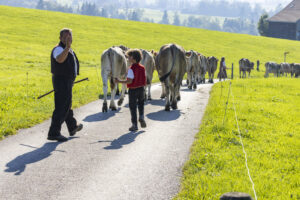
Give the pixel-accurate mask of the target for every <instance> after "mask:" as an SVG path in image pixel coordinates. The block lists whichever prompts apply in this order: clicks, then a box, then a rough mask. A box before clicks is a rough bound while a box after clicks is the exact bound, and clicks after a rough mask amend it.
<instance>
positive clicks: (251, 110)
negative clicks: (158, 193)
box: [175, 78, 300, 200]
mask: <svg viewBox="0 0 300 200" xmlns="http://www.w3.org/2000/svg"><path fill="white" fill-rule="evenodd" d="M231 89H232V94H233V96H231V95H230V96H229V97H230V98H229V101H228V102H229V103H228V109H227V114H226V118H225V121H224V125H223V119H224V115H225V107H226V101H227V97H228V90H229V81H226V82H223V83H217V84H216V85H214V86H213V89H212V91H211V96H210V101H209V104H208V106H207V108H206V112H205V115H204V118H203V120H202V125H201V127H200V130H199V133H198V134H197V136H196V139H195V142H194V144H193V146H192V148H191V155H190V158H189V161H188V162H187V163H186V164H185V167H184V171H183V173H184V176H183V178H182V186H181V191H180V193H179V194H178V196H177V197H176V198H175V199H195V200H196V199H197V200H212V199H214V200H219V199H220V196H221V195H222V194H224V193H227V192H233V191H238V192H245V193H248V194H250V195H251V196H252V197H253V198H254V193H253V190H252V184H251V182H250V180H249V177H248V173H247V170H246V167H245V157H244V153H243V150H242V145H241V142H240V138H239V133H238V129H237V125H236V121H235V114H234V108H233V104H234V103H235V104H234V105H235V107H236V111H237V118H238V123H239V126H240V130H241V136H242V138H243V144H244V146H245V151H246V152H247V155H248V166H249V169H250V173H251V177H252V179H253V182H254V184H255V190H256V194H257V198H258V199H264V200H271V199H272V200H292V199H295V200H299V199H300V162H299V156H300V153H299V152H300V115H299V113H300V106H299V104H300V80H299V79H298V80H297V79H293V80H291V79H288V78H280V79H276V78H269V79H264V80H262V79H248V80H234V81H232V87H231ZM233 97H234V99H233Z"/></svg>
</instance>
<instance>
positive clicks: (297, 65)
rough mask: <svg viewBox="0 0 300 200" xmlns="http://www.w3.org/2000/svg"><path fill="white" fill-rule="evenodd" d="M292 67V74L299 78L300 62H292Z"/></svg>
mask: <svg viewBox="0 0 300 200" xmlns="http://www.w3.org/2000/svg"><path fill="white" fill-rule="evenodd" d="M291 68H292V69H291V76H292V77H293V76H294V75H295V78H297V77H298V76H299V75H300V63H292V64H291Z"/></svg>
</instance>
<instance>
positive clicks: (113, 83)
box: [107, 49, 115, 89]
mask: <svg viewBox="0 0 300 200" xmlns="http://www.w3.org/2000/svg"><path fill="white" fill-rule="evenodd" d="M107 54H108V58H109V64H110V70H111V76H110V88H111V89H113V88H115V80H114V69H113V60H114V59H113V52H112V49H109V50H108V52H107Z"/></svg>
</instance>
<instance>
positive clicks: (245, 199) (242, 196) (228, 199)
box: [220, 192, 252, 200]
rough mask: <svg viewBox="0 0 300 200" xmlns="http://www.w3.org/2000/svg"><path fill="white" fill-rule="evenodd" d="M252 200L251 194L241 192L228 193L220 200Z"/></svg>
mask: <svg viewBox="0 0 300 200" xmlns="http://www.w3.org/2000/svg"><path fill="white" fill-rule="evenodd" d="M233 199H234V200H252V197H251V196H250V195H249V194H246V193H241V192H228V193H226V194H223V195H222V196H221V198H220V200H233Z"/></svg>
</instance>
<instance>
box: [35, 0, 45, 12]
mask: <svg viewBox="0 0 300 200" xmlns="http://www.w3.org/2000/svg"><path fill="white" fill-rule="evenodd" d="M36 8H37V9H40V10H43V9H44V1H43V0H39V2H38V4H37V5H36Z"/></svg>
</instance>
